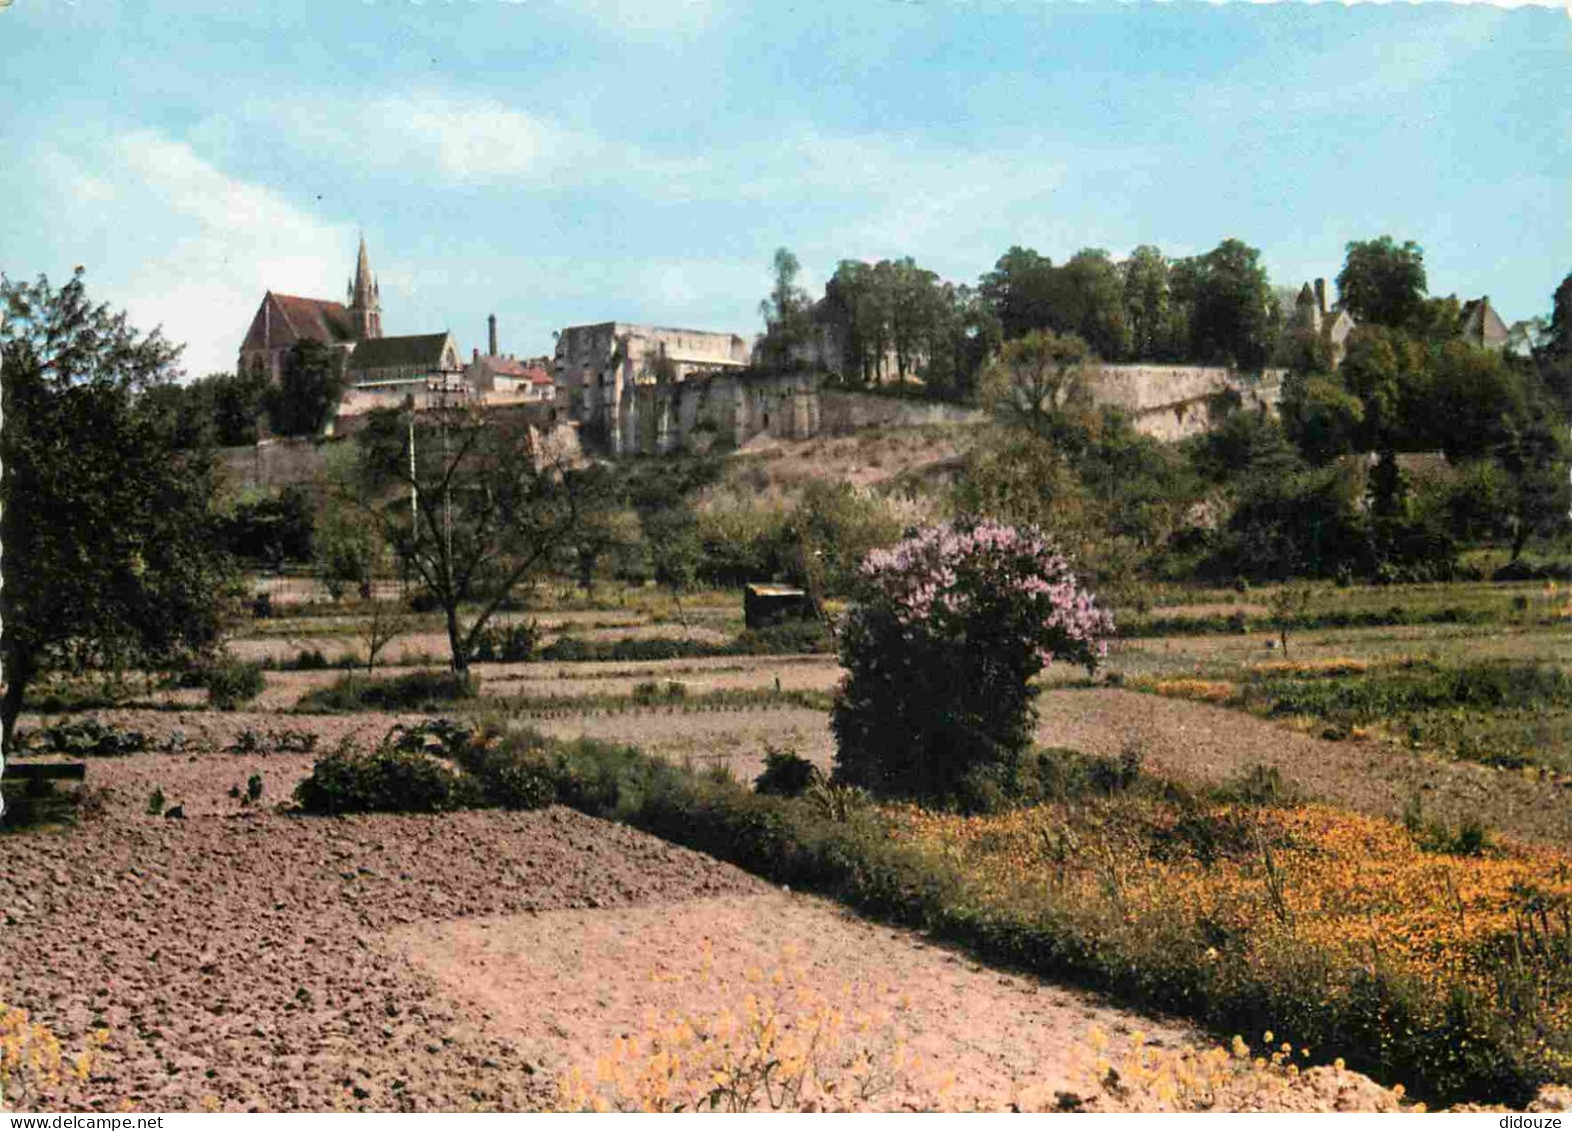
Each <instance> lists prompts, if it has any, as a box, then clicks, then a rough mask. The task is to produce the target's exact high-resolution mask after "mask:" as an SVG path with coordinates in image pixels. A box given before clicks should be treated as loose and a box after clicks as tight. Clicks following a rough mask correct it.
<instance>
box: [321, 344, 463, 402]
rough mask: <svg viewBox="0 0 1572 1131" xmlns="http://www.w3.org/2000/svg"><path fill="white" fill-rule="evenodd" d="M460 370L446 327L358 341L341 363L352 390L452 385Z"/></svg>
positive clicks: (458, 378)
mask: <svg viewBox="0 0 1572 1131" xmlns="http://www.w3.org/2000/svg"><path fill="white" fill-rule="evenodd" d="M463 372H464V365H463V363H462V362H460V361H459V351H458V345H457V343H455V342H454V340H453V335H452V334H450V333H448V332H447V331H446V330H444V331H443V332H442V333H440V334H407V335H404V336H402V337H397V338H375V339H373V340H371V341H368V342H359V343H357V344H356V345H355V347H354V349H353V350H352V351H351V353H350V354H349V358H348V360H347V361H346V362H345V364H344V375H345V377H346V378H347V379H348V382H349V385H350V387H351V388H355V389H368V388H373V389H379V390H389V389H393V388H395V387H398V388H406V387H407V388H410V389H413V388H414V387H416V386H418V387H420V388H425V387H426V386H427V385H430V384H433V383H436V384H440V385H443V386H447V385H456V384H459V383H460V378H461V376H462V374H463Z"/></svg>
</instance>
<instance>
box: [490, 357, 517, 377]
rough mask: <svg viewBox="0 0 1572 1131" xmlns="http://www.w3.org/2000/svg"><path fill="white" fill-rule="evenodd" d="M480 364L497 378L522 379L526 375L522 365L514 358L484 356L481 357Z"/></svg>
mask: <svg viewBox="0 0 1572 1131" xmlns="http://www.w3.org/2000/svg"><path fill="white" fill-rule="evenodd" d="M480 363H481V364H482V365H484V366H485V367H486V369H487V370H488V371H489V372H490V373H492V374H493V375H494V376H497V377H524V376H526V375H527V373H528V371H527V370H526V369H525V368H524V363H523V362H522V361H519V360H518V359H517V358H514V357H497V356H495V355H486V356H482V357H481V359H480Z"/></svg>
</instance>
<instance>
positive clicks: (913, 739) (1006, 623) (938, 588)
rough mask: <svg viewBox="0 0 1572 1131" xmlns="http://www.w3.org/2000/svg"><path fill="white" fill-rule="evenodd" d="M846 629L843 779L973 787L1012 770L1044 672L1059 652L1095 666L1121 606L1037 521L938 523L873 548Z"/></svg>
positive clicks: (879, 789) (930, 791)
mask: <svg viewBox="0 0 1572 1131" xmlns="http://www.w3.org/2000/svg"><path fill="white" fill-rule="evenodd" d="M860 578H861V585H862V590H861V592H860V594H859V601H858V603H857V604H856V605H854V606H853V608H852V611H851V613H850V614H849V615H848V616H847V618H846V624H845V627H844V629H843V630H842V632H841V638H840V642H841V662H842V664H843V665H844V666H845V667H846V670H847V676H846V680H845V682H844V684H843V685H842V689H841V692H840V694H839V695H838V696H837V698H836V701H835V707H834V710H833V713H832V719H831V722H832V726H833V728H834V731H835V737H836V742H837V751H836V759H835V774H836V777H837V779H839V780H842V781H845V782H848V783H850V784H853V785H859V786H863V787H864V788H867V789H869V790H872V791H873V792H874V793H882V794H889V795H898V796H909V797H931V798H936V799H948V800H952V801H961V800H963V795H964V794H966V793H968V792H971V791H973V787H975V785H976V784H977V782H978V781H979V780H980V779H979V778H978V776H977V775H974V773H973V771H975V770H984V771H985V773H984V774H983V777H984V778H986V777H987V776H988V775H989V774H998V775H1002V778H1003V779H1004V780H1008V779H1009V778H1010V777H1011V776H1012V775H1013V773H1014V771H1015V768H1016V765H1017V763H1018V762H1019V759H1020V756H1021V755H1022V754H1023V753H1024V752H1025V750H1026V749H1027V747H1028V745H1029V743H1030V740H1031V732H1032V724H1033V718H1034V714H1033V710H1032V699H1033V696H1034V695H1035V689H1034V688H1033V687H1032V686H1031V680H1032V678H1033V677H1034V676H1036V675H1037V674H1038V673H1039V672H1041V671H1042V670H1043V668H1045V667H1046V666H1047V665H1048V663H1049V662H1050V661H1051V660H1052V659H1054V658H1055V657H1058V658H1061V659H1068V660H1070V661H1072V662H1075V663H1081V664H1085V665H1086V666H1087V668H1088V669H1095V667H1096V665H1097V662H1098V658H1099V656H1100V655H1101V654H1102V645H1101V642H1100V638H1101V636H1102V635H1103V634H1104V633H1106V632H1108V631H1110V630H1111V628H1112V618H1111V617H1110V616H1109V615H1108V614H1107V613H1105V612H1104V611H1102V610H1101V609H1099V608H1097V606H1096V603H1095V602H1094V600H1093V599H1092V597H1091V596H1090V595H1089V594H1087V593H1086V592H1085V591H1084V590H1082V589H1081V587H1080V586H1079V584H1078V583H1077V582H1076V579H1075V577H1074V575H1073V574H1072V573H1071V571H1070V567H1069V563H1068V562H1067V561H1066V560H1065V559H1064V557H1063V556H1062V555H1060V554H1059V553H1058V552H1057V551H1056V550H1054V549H1053V547H1052V546H1051V545H1049V543H1048V542H1047V541H1046V540H1045V539H1044V538H1043V537H1042V536H1041V535H1040V534H1038V533H1037V532H1036V531H1033V530H1030V529H1025V530H1016V529H1014V528H1011V527H1006V526H1000V525H997V524H995V523H991V522H975V523H974V522H963V523H960V524H955V525H951V524H944V525H940V526H937V527H930V528H928V529H926V530H923V531H921V532H919V533H918V534H917V535H916V536H914V537H912V538H909V539H907V540H906V541H904V542H901V543H900V544H899V545H897V546H895V547H894V548H893V549H890V550H875V551H873V552H872V553H870V554H869V555H868V556H867V558H865V559H864V561H863V564H862V568H861V572H860Z"/></svg>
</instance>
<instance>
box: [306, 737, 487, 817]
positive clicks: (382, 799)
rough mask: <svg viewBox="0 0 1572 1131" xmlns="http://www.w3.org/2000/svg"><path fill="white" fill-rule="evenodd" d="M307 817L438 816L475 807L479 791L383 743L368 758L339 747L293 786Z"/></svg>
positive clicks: (465, 779)
mask: <svg viewBox="0 0 1572 1131" xmlns="http://www.w3.org/2000/svg"><path fill="white" fill-rule="evenodd" d="M295 800H296V802H298V803H299V805H300V808H301V809H302V810H304V811H305V812H307V813H316V814H336V813H439V812H443V811H445V810H449V809H461V808H466V807H470V806H474V805H477V804H480V803H481V801H482V797H481V794H480V790H479V788H478V787H477V786H476V784H475V782H474V780H473V779H471V778H470V777H469V776H468V775H464V774H459V773H455V772H454V771H453V770H451V769H449V768H448V767H447V766H445V765H443V764H442V763H441V762H439V761H438V760H437V759H435V758H433V757H431V756H430V755H428V754H424V753H419V752H415V751H409V750H401V749H399V748H398V747H397V746H394V745H387V744H384V745H383V746H381V747H379V748H378V749H377V750H375V751H373V752H372V753H370V754H364V755H357V754H354V753H352V752H349V751H348V750H345V749H339V750H336V751H334V752H333V753H331V754H329V755H327V756H326V757H324V758H319V759H317V763H316V765H315V766H314V767H312V770H311V776H310V777H308V778H306V779H305V780H304V781H302V782H301V783H300V784H299V785H297V786H296V787H295Z"/></svg>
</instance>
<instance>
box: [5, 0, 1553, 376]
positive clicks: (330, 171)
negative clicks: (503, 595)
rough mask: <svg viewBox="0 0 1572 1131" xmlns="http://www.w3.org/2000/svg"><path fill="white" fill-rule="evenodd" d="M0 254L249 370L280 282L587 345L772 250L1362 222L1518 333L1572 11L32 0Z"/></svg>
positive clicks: (463, 343) (1357, 230)
mask: <svg viewBox="0 0 1572 1131" xmlns="http://www.w3.org/2000/svg"><path fill="white" fill-rule="evenodd" d="M0 73H3V74H4V75H5V77H6V87H7V89H8V91H9V92H10V93H11V96H12V97H11V98H10V99H8V100H7V101H8V107H7V113H6V114H5V115H4V117H3V119H0V154H3V159H0V193H3V194H4V196H3V199H4V200H5V202H6V204H5V213H4V220H3V221H0V269H3V270H4V271H5V272H6V273H7V274H8V275H10V276H12V277H13V278H17V277H21V278H27V277H32V276H35V275H37V274H39V273H45V274H48V275H49V276H50V278H51V279H54V280H63V279H64V278H65V277H66V276H67V275H68V274H69V272H70V270H71V268H72V266H73V265H75V264H82V265H84V266H85V267H86V268H87V271H88V275H87V278H88V283H89V288H90V292H91V293H92V294H93V295H94V296H96V297H98V298H101V299H103V300H106V301H108V302H110V303H112V304H113V305H115V306H117V307H124V308H126V309H128V310H129V311H130V312H131V315H132V318H133V321H134V322H135V323H136V324H137V325H139V326H143V327H151V326H152V325H154V324H157V323H162V325H163V326H164V328H165V331H166V333H168V334H169V335H170V336H171V337H172V338H174V339H176V340H178V341H184V342H186V343H188V349H187V354H186V358H185V364H186V368H187V369H188V370H189V371H190V372H191V373H192V374H193V375H200V374H202V373H206V372H210V371H215V370H219V369H226V368H229V367H230V366H232V365H233V363H234V356H235V350H236V348H237V347H238V345H239V342H240V339H241V337H242V335H243V334H244V332H245V329H246V326H247V324H248V323H249V320H250V318H251V315H252V314H253V312H254V311H255V309H256V306H257V303H258V301H259V300H260V298H261V296H262V294H263V292H264V291H266V290H267V289H269V288H271V289H273V290H276V291H280V292H283V293H293V294H304V295H314V296H320V297H327V298H341V297H342V295H343V290H344V284H345V281H346V277H347V275H348V274H349V273H350V271H351V269H352V266H353V262H354V253H355V240H356V235H357V233H358V232H360V231H362V230H363V231H364V232H365V235H366V239H367V242H368V245H369V247H370V252H371V257H372V264H373V267H374V268H375V269H376V271H377V273H378V274H379V275H380V277H381V283H382V297H383V311H384V313H383V325H384V328H385V332H387V333H389V334H397V333H421V332H431V331H434V330H441V329H450V330H452V331H453V332H454V334H455V335H456V336H457V338H458V341H459V346H460V348H461V349H463V350H464V351H465V352H466V353H467V352H468V350H469V349H470V348H471V347H472V346H477V345H479V346H484V344H485V343H484V335H485V320H486V315H487V314H488V313H492V312H495V313H496V314H497V316H498V320H499V323H500V327H501V331H500V332H501V338H502V348H503V350H504V351H505V352H513V353H518V354H537V353H548V352H550V350H551V348H552V342H551V331H552V330H553V329H555V328H559V327H561V326H565V325H573V324H577V323H584V322H597V321H608V320H612V319H619V320H625V321H641V322H654V323H659V324H664V325H687V326H698V327H703V328H713V329H724V330H732V331H737V332H744V333H751V332H753V331H755V330H757V329H758V327H759V317H758V311H757V307H758V302H759V299H760V298H761V297H762V296H763V294H764V292H765V290H766V287H767V285H768V267H769V261H770V258H771V255H772V253H773V251H774V249H775V248H776V247H778V246H782V245H784V246H787V247H790V248H792V249H793V250H794V251H795V252H796V253H797V255H798V257H799V258H800V259H801V261H802V263H803V267H804V276H803V282H804V283H805V284H806V285H808V286H809V288H810V289H811V290H812V291H813V292H814V293H815V294H817V293H821V289H822V285H823V281H824V279H825V278H826V277H827V276H828V275H829V273H830V272H831V271H833V269H834V266H835V263H836V261H837V260H839V259H842V258H866V259H876V258H882V257H893V256H899V255H911V256H913V257H915V258H916V259H917V261H918V262H919V263H921V264H923V265H924V266H927V267H930V268H932V269H933V270H936V271H938V272H939V273H940V274H942V275H944V276H945V277H947V278H951V279H955V280H958V281H968V282H975V280H976V278H977V276H978V275H979V274H981V273H982V272H984V271H986V270H988V269H989V268H990V267H991V266H992V264H993V263H994V261H995V260H996V259H997V258H998V257H999V255H1000V254H1001V253H1002V252H1003V251H1004V250H1005V249H1006V248H1007V247H1009V246H1010V245H1012V244H1022V245H1026V246H1030V247H1034V248H1036V249H1037V250H1038V251H1040V252H1042V253H1043V254H1045V255H1049V256H1051V257H1053V258H1054V260H1055V261H1061V260H1063V259H1064V258H1067V257H1068V256H1069V255H1070V254H1072V253H1073V252H1074V251H1075V250H1077V249H1078V248H1081V247H1103V248H1107V249H1109V250H1110V251H1111V252H1113V253H1114V255H1115V256H1116V257H1119V258H1122V257H1123V256H1124V255H1126V254H1127V253H1128V252H1129V250H1130V249H1131V248H1133V247H1134V246H1136V245H1137V244H1140V243H1155V244H1157V245H1158V246H1159V247H1161V248H1162V249H1163V250H1164V251H1166V252H1167V253H1169V254H1170V255H1175V256H1178V255H1185V254H1192V253H1195V252H1199V251H1204V250H1206V249H1208V248H1210V247H1212V246H1214V245H1215V244H1216V243H1217V242H1218V241H1219V240H1221V239H1223V238H1225V237H1229V236H1236V237H1238V238H1240V239H1243V240H1245V241H1247V242H1248V243H1250V244H1252V245H1254V246H1256V247H1259V248H1261V249H1262V252H1263V254H1264V258H1265V262H1266V264H1267V267H1268V270H1269V271H1270V273H1271V275H1272V279H1273V282H1274V283H1277V284H1279V285H1291V286H1297V285H1298V284H1299V283H1300V282H1302V281H1303V280H1305V279H1307V278H1310V277H1313V276H1315V275H1324V276H1327V277H1328V278H1330V277H1331V276H1333V275H1335V274H1336V273H1337V270H1338V268H1339V267H1340V265H1341V262H1342V257H1343V248H1344V245H1345V244H1346V243H1347V242H1348V241H1349V240H1351V239H1363V238H1370V237H1374V236H1377V235H1381V234H1383V233H1390V234H1392V235H1394V236H1396V237H1397V238H1398V239H1400V240H1401V239H1413V240H1416V241H1417V242H1418V243H1419V244H1420V245H1421V246H1422V247H1423V248H1424V251H1425V259H1426V264H1427V266H1428V269H1429V276H1430V286H1431V291H1432V292H1433V293H1439V294H1448V293H1452V292H1456V293H1458V294H1460V295H1462V296H1464V297H1469V296H1474V295H1478V294H1482V293H1487V294H1489V295H1490V296H1491V298H1492V301H1493V303H1494V304H1495V305H1496V307H1497V308H1498V309H1499V310H1500V311H1501V312H1502V314H1503V315H1504V316H1505V317H1506V318H1507V319H1508V321H1512V320H1515V319H1518V318H1524V317H1528V316H1531V315H1535V314H1541V313H1544V312H1546V311H1548V309H1549V305H1550V294H1551V292H1552V291H1553V290H1554V289H1555V286H1556V285H1557V283H1558V282H1559V281H1560V280H1561V279H1562V278H1563V277H1564V276H1565V275H1566V274H1567V273H1568V272H1569V271H1572V18H1569V15H1568V12H1567V11H1566V10H1562V9H1547V8H1532V7H1525V8H1519V9H1516V10H1502V9H1497V8H1491V7H1482V6H1450V5H1440V4H1430V5H1424V6H1409V5H1380V6H1374V5H1361V6H1343V5H1340V4H1316V5H1299V4H1279V5H1252V4H1231V5H1210V4H1192V3H1184V2H1176V3H1164V4H1155V3H1142V4H1104V3H1096V2H1093V3H1084V4H1083V3H1069V2H1046V0H797V2H785V0H772V2H758V3H742V2H741V0H669V2H659V0H517V2H513V3H506V2H502V0H468V2H462V0H461V2H443V0H426V2H425V3H414V2H412V0H375V2H356V0H315V2H300V0H272V2H268V3H262V2H260V0H245V2H240V0H229V2H225V0H203V2H200V3H197V2H193V3H176V2H168V3H145V2H132V0H75V2H74V3H73V2H69V0H14V3H13V4H12V5H11V6H10V7H8V8H4V9H0Z"/></svg>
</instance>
